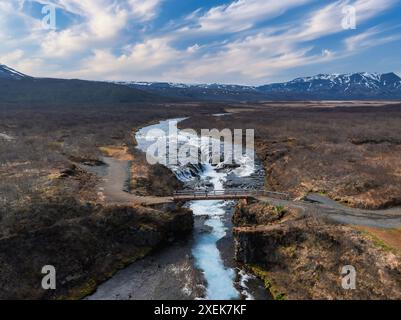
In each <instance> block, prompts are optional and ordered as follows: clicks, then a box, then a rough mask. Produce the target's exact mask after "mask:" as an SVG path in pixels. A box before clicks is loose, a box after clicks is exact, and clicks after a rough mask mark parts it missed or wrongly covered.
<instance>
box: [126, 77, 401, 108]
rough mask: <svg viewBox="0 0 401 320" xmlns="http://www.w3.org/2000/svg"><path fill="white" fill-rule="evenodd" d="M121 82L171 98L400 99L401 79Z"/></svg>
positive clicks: (338, 78)
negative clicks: (249, 83) (255, 84)
mask: <svg viewBox="0 0 401 320" xmlns="http://www.w3.org/2000/svg"><path fill="white" fill-rule="evenodd" d="M120 84H125V85H127V86H130V87H132V88H137V89H142V90H144V91H147V92H152V93H159V94H162V95H165V96H169V97H175V98H184V99H194V100H233V101H239V100H248V101H249V100H250V101H260V100H352V99H361V100H367V99H378V100H392V99H401V78H400V77H398V76H397V75H396V74H395V73H386V74H378V73H367V72H361V73H353V74H319V75H316V76H313V77H305V78H297V79H295V80H292V81H289V82H284V83H274V84H268V85H263V86H259V87H252V86H239V85H223V84H198V85H186V84H176V83H158V82H156V83H153V82H120Z"/></svg>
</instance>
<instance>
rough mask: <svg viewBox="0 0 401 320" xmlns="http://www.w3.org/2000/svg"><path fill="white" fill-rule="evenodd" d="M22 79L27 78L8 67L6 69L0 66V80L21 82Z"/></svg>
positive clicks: (4, 66) (2, 65)
mask: <svg viewBox="0 0 401 320" xmlns="http://www.w3.org/2000/svg"><path fill="white" fill-rule="evenodd" d="M24 78H29V77H28V76H27V75H25V74H23V73H21V72H18V71H16V70H14V69H12V68H10V67H7V66H6V65H4V64H0V79H13V80H21V79H24Z"/></svg>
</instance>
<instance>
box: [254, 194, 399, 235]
mask: <svg viewBox="0 0 401 320" xmlns="http://www.w3.org/2000/svg"><path fill="white" fill-rule="evenodd" d="M308 199H310V200H311V201H313V202H306V201H292V200H278V199H273V198H269V197H258V200H260V201H266V202H269V203H271V204H273V205H281V206H287V207H291V208H297V209H301V210H302V211H303V212H304V213H305V214H311V215H316V216H318V217H324V218H328V219H330V220H332V221H335V222H337V223H342V224H348V225H356V226H366V227H376V228H401V208H393V209H386V210H364V209H355V208H349V207H346V206H344V205H342V204H339V203H337V202H335V201H333V200H331V199H329V198H327V197H324V196H321V195H317V194H312V195H310V196H308Z"/></svg>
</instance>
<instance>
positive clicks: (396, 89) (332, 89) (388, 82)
mask: <svg viewBox="0 0 401 320" xmlns="http://www.w3.org/2000/svg"><path fill="white" fill-rule="evenodd" d="M258 89H259V90H261V91H263V92H264V93H266V94H269V93H271V94H279V93H281V94H287V95H302V94H303V95H305V96H306V97H308V96H311V97H316V98H321V99H327V98H329V99H331V98H334V99H350V98H352V99H363V98H394V97H398V98H401V78H400V77H399V76H397V75H396V74H395V73H385V74H379V73H367V72H360V73H352V74H319V75H316V76H313V77H305V78H297V79H295V80H292V81H289V82H285V83H275V84H270V85H266V86H261V87H259V88H258Z"/></svg>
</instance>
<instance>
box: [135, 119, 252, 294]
mask: <svg viewBox="0 0 401 320" xmlns="http://www.w3.org/2000/svg"><path fill="white" fill-rule="evenodd" d="M182 120H184V119H172V120H166V121H161V122H159V123H157V124H155V125H151V126H148V127H145V128H142V129H141V130H139V131H138V132H137V134H136V141H137V143H138V148H139V149H140V150H142V151H143V152H145V153H146V152H147V150H148V148H149V146H150V145H152V144H154V143H155V141H156V140H157V139H160V136H158V135H154V136H153V137H152V136H151V135H149V133H150V132H152V131H153V132H154V129H159V130H163V131H164V132H166V138H167V139H168V134H169V128H170V129H171V121H178V122H179V121H182ZM175 129H177V128H175ZM191 139H193V141H196V140H198V139H199V138H198V136H193V137H189V140H188V133H186V134H185V135H183V134H182V133H181V130H178V144H180V143H183V142H185V143H188V142H189V143H191V141H190V140H191ZM194 143H195V142H194ZM236 163H238V164H239V165H240V166H239V167H238V168H236V169H233V170H232V173H233V174H235V175H236V176H237V177H247V176H249V175H251V174H252V173H253V172H254V170H255V168H254V165H253V159H251V158H249V157H248V156H247V155H243V157H242V158H241V159H236ZM167 166H168V167H169V168H170V169H171V170H172V171H173V172H174V173H175V175H176V176H177V178H178V179H179V180H181V181H182V182H183V183H184V184H186V185H191V183H193V181H194V180H197V181H198V182H197V183H198V185H201V187H205V186H207V187H208V188H209V189H214V190H223V189H224V182H225V181H226V179H227V175H228V174H227V172H225V171H220V170H219V172H218V171H216V168H218V167H219V166H212V165H211V164H210V163H209V162H205V163H202V164H201V165H199V166H187V165H186V166H182V165H180V164H178V165H168V164H167ZM191 186H192V185H191ZM226 206H227V202H226V201H192V202H190V203H188V207H189V208H190V209H191V210H192V211H193V213H194V215H195V217H201V216H206V218H207V219H206V220H205V226H206V227H208V229H209V231H208V232H198V233H197V235H196V237H195V241H194V245H193V247H192V255H193V257H194V259H195V264H196V267H198V268H199V269H200V270H202V272H203V275H204V277H205V279H206V282H207V287H206V298H207V299H211V300H218V299H239V298H240V296H241V294H240V292H239V290H238V289H237V288H236V287H235V280H236V279H235V278H236V276H237V273H236V272H235V270H234V269H233V268H229V267H226V266H225V265H224V262H223V259H222V257H221V254H220V251H219V249H218V247H217V243H218V241H219V240H220V239H222V238H224V237H225V236H226V234H227V228H226V226H225V223H224V221H223V218H224V216H225V214H226ZM238 275H239V277H240V278H241V279H240V283H244V281H243V278H246V277H248V275H247V274H246V273H245V272H244V271H243V270H241V271H240V272H239V274H238ZM245 289H246V288H245ZM242 290H244V288H242ZM242 293H243V294H244V292H242ZM245 296H247V298H252V297H251V296H250V294H247V293H246V292H245Z"/></svg>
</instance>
